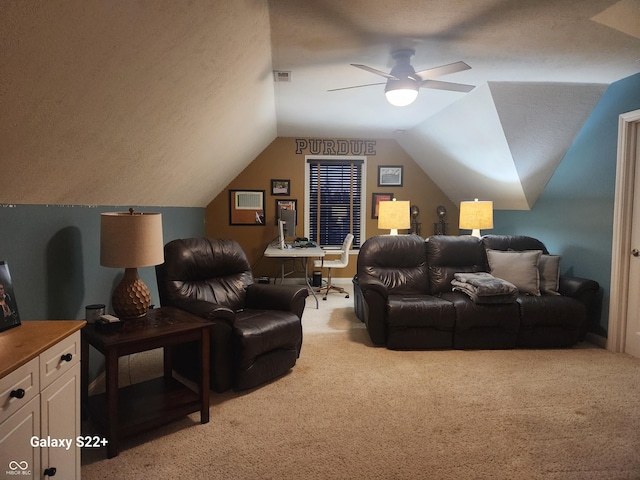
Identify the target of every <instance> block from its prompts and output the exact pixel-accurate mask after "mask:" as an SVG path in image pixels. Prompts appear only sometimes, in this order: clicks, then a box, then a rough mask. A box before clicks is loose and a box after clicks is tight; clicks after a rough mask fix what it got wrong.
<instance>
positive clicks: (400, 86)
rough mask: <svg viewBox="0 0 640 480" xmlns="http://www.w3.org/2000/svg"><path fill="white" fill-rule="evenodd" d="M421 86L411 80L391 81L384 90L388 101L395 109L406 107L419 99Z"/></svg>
mask: <svg viewBox="0 0 640 480" xmlns="http://www.w3.org/2000/svg"><path fill="white" fill-rule="evenodd" d="M419 89H420V85H419V84H418V82H416V81H415V80H413V79H411V78H405V79H402V80H396V79H389V80H388V81H387V86H386V87H385V89H384V95H385V97H387V101H388V102H389V103H390V104H391V105H393V106H395V107H406V106H407V105H411V104H412V103H413V102H414V101H415V99H416V98H418V90H419Z"/></svg>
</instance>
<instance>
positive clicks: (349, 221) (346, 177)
mask: <svg viewBox="0 0 640 480" xmlns="http://www.w3.org/2000/svg"><path fill="white" fill-rule="evenodd" d="M364 167H365V159H364V158H363V157H342V158H340V157H337V158H336V157H332V158H324V157H321V158H319V157H313V158H311V157H308V158H307V165H306V184H305V192H306V197H307V198H306V200H307V201H306V202H305V205H306V208H305V217H306V221H305V228H306V229H307V231H306V232H305V235H306V236H307V237H308V238H309V240H312V241H314V242H316V243H317V244H318V245H320V246H322V247H328V246H340V245H342V242H343V241H344V238H345V237H346V236H347V234H348V233H352V234H353V236H354V239H353V248H359V247H360V241H361V238H362V237H363V236H364V219H365V214H364V211H363V210H364V207H365V206H364V202H363V199H364V198H365V192H364V182H363V179H362V178H363V172H364V171H365V168H364Z"/></svg>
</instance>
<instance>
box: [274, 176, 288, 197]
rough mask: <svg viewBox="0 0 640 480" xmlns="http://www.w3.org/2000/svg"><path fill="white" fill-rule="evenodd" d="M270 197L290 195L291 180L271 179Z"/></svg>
mask: <svg viewBox="0 0 640 480" xmlns="http://www.w3.org/2000/svg"><path fill="white" fill-rule="evenodd" d="M271 195H291V180H281V179H271Z"/></svg>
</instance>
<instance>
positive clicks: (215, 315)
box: [173, 299, 236, 325]
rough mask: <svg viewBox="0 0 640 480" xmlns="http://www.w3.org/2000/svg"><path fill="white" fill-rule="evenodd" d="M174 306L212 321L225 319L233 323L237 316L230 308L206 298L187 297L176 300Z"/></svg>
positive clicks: (224, 320)
mask: <svg viewBox="0 0 640 480" xmlns="http://www.w3.org/2000/svg"><path fill="white" fill-rule="evenodd" d="M173 306H174V307H177V308H180V309H182V310H185V311H187V312H189V313H193V314H194V315H197V316H199V317H202V318H204V319H205V320H210V321H212V322H213V321H223V322H225V323H227V324H229V325H233V323H234V321H235V318H236V314H235V313H234V311H233V310H231V309H230V308H228V307H223V306H222V305H218V304H217V303H212V302H207V301H205V300H197V299H185V300H180V301H177V302H174V304H173Z"/></svg>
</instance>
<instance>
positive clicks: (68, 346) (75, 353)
mask: <svg viewBox="0 0 640 480" xmlns="http://www.w3.org/2000/svg"><path fill="white" fill-rule="evenodd" d="M79 361H80V331H77V332H76V333H74V334H73V335H71V336H69V337H67V338H65V339H64V340H62V341H61V342H59V343H57V344H55V345H54V346H53V347H51V348H50V349H49V350H46V351H45V352H43V353H41V354H40V389H41V390H42V389H45V388H46V387H48V386H49V385H51V383H53V382H54V381H55V380H56V379H57V378H60V376H61V375H62V374H63V373H65V372H67V371H69V370H71V367H73V366H74V365H75V364H76V363H78V362H79Z"/></svg>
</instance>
